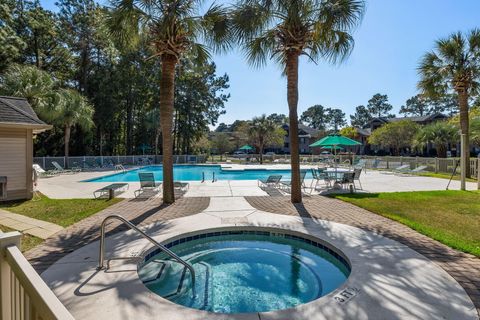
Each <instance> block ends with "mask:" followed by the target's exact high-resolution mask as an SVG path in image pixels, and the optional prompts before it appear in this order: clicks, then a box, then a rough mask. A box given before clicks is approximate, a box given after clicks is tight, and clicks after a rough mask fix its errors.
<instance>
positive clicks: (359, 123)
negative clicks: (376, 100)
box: [350, 106, 372, 128]
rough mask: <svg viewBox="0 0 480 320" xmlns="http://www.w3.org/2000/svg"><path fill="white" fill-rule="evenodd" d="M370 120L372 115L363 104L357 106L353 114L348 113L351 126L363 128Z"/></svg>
mask: <svg viewBox="0 0 480 320" xmlns="http://www.w3.org/2000/svg"><path fill="white" fill-rule="evenodd" d="M370 120H372V115H371V114H370V112H369V111H368V109H367V108H366V107H365V106H358V107H357V108H356V109H355V114H353V115H350V123H351V124H352V126H353V127H357V128H365V127H366V126H367V125H368V124H369V123H370Z"/></svg>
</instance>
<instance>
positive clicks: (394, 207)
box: [334, 191, 480, 257]
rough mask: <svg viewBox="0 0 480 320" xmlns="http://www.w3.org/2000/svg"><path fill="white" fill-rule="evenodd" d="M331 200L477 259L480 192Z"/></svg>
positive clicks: (354, 196)
mask: <svg viewBox="0 0 480 320" xmlns="http://www.w3.org/2000/svg"><path fill="white" fill-rule="evenodd" d="M334 197H335V198H337V199H340V200H343V201H346V202H350V203H352V204H354V205H357V206H359V207H362V208H364V209H367V210H369V211H371V212H374V213H377V214H380V215H382V216H385V217H387V218H390V219H392V220H396V221H399V222H401V223H403V224H405V225H407V226H409V227H410V228H412V229H414V230H417V231H418V232H420V233H423V234H425V235H427V236H429V237H431V238H433V239H436V240H438V241H440V242H442V243H444V244H446V245H448V246H450V247H452V248H455V249H458V250H461V251H464V252H469V253H471V254H474V255H476V256H477V257H480V192H477V191H423V192H396V193H375V194H361V193H357V194H341V195H334Z"/></svg>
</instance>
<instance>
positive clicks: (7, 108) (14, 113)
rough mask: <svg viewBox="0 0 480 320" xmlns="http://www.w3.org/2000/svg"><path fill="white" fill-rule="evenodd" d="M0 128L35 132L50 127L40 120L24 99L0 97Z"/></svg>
mask: <svg viewBox="0 0 480 320" xmlns="http://www.w3.org/2000/svg"><path fill="white" fill-rule="evenodd" d="M0 126H8V127H22V128H31V129H33V130H34V131H36V132H41V131H43V130H47V129H50V128H51V127H52V126H50V125H48V124H46V123H45V122H43V121H42V120H40V119H39V118H38V116H37V114H36V113H35V111H33V109H32V107H31V106H30V104H29V103H28V101H27V100H26V99H24V98H18V97H6V96H0Z"/></svg>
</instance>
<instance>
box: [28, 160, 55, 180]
mask: <svg viewBox="0 0 480 320" xmlns="http://www.w3.org/2000/svg"><path fill="white" fill-rule="evenodd" d="M32 168H33V170H34V171H35V172H36V174H37V176H38V177H53V176H54V175H56V174H57V172H56V171H45V170H43V168H42V167H40V165H38V164H36V163H34V164H33V165H32Z"/></svg>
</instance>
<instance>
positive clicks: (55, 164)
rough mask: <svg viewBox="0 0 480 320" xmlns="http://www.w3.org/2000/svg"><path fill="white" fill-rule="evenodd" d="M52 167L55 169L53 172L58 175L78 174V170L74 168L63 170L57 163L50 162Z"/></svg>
mask: <svg viewBox="0 0 480 320" xmlns="http://www.w3.org/2000/svg"><path fill="white" fill-rule="evenodd" d="M52 165H53V166H54V167H55V170H54V171H55V172H58V173H75V172H79V171H80V170H79V169H77V168H75V169H64V168H63V167H62V166H61V165H60V164H59V163H58V162H56V161H52Z"/></svg>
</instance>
